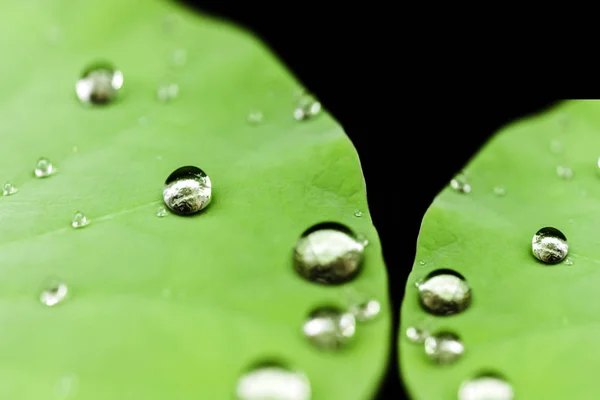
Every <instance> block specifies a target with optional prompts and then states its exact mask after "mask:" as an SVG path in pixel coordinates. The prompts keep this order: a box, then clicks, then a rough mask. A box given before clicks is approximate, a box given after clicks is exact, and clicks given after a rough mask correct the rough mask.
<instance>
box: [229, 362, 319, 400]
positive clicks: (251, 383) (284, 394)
mask: <svg viewBox="0 0 600 400" xmlns="http://www.w3.org/2000/svg"><path fill="white" fill-rule="evenodd" d="M236 396H237V399H238V400H310V398H311V387H310V382H309V380H308V378H307V377H306V375H304V374H303V373H302V372H300V371H294V370H291V369H288V368H286V367H284V366H282V365H280V364H277V363H264V364H261V365H258V366H256V367H255V368H253V369H252V370H251V371H249V372H246V373H245V374H244V375H242V376H241V377H240V379H239V380H238V383H237V388H236Z"/></svg>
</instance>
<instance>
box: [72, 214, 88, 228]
mask: <svg viewBox="0 0 600 400" xmlns="http://www.w3.org/2000/svg"><path fill="white" fill-rule="evenodd" d="M89 223H90V221H89V220H88V219H87V217H86V216H85V215H84V214H83V213H82V212H81V211H77V212H76V213H75V214H73V220H72V221H71V226H72V227H73V228H83V227H84V226H86V225H88V224H89Z"/></svg>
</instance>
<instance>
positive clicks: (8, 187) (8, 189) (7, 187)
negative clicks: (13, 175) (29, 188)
mask: <svg viewBox="0 0 600 400" xmlns="http://www.w3.org/2000/svg"><path fill="white" fill-rule="evenodd" d="M17 192H18V190H17V188H16V187H14V186H13V184H12V183H10V182H6V183H5V184H4V186H2V195H3V196H10V195H11V194H15V193H17Z"/></svg>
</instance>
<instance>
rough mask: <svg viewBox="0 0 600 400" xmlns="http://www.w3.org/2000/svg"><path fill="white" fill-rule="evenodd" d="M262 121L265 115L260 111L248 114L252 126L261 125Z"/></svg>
mask: <svg viewBox="0 0 600 400" xmlns="http://www.w3.org/2000/svg"><path fill="white" fill-rule="evenodd" d="M262 120H263V113H262V112H260V111H258V110H254V111H250V113H249V114H248V123H250V124H251V125H257V124H260V123H261V122H262Z"/></svg>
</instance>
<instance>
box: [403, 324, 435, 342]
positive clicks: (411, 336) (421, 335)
mask: <svg viewBox="0 0 600 400" xmlns="http://www.w3.org/2000/svg"><path fill="white" fill-rule="evenodd" d="M405 333H406V337H407V338H408V340H410V341H411V342H413V343H418V344H420V343H423V342H424V341H425V339H427V338H428V337H429V332H428V331H427V330H426V329H423V328H421V327H418V326H409V327H408V328H406V332H405Z"/></svg>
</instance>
